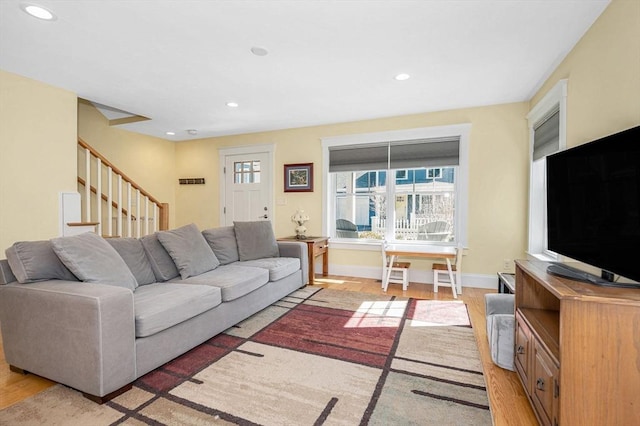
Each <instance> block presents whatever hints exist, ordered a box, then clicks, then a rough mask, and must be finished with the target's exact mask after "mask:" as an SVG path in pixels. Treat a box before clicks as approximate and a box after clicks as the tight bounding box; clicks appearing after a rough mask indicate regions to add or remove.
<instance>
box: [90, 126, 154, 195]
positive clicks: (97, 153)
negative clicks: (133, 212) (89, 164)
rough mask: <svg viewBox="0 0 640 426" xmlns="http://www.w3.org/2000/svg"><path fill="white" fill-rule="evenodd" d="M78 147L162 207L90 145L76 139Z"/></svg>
mask: <svg viewBox="0 0 640 426" xmlns="http://www.w3.org/2000/svg"><path fill="white" fill-rule="evenodd" d="M78 145H80V146H81V147H83V148H85V149H88V150H89V151H90V152H91V155H93V156H94V157H96V158H99V159H100V161H101V162H102V163H103V164H104V165H106V166H107V167H111V170H113V172H114V173H116V174H118V175H120V176H122V179H124V180H125V181H126V182H128V183H130V184H131V186H132V187H134V188H135V189H137V190H138V191H140V193H141V194H142V195H144V196H145V197H147V198H148V199H149V201H151V202H153V203H154V204H156V205H157V206H159V207H160V206H162V204H163V203H161V202H160V201H158V200H157V199H156V198H154V197H153V196H152V195H151V194H149V193H148V192H147V191H145V190H144V189H142V187H140V185H138V184H137V183H135V182H134V181H133V180H132V179H131V178H130V177H129V176H127V175H125V174H124V173H122V171H121V170H120V169H118V168H117V167H116V166H114V165H113V164H111V162H110V161H109V160H107V159H106V158H105V157H104V156H103V155H102V154H100V153H99V152H98V151H96V150H95V149H94V148H93V147H92V146H91V145H89V144H88V143H86V142H85V141H83V140H82V138H78Z"/></svg>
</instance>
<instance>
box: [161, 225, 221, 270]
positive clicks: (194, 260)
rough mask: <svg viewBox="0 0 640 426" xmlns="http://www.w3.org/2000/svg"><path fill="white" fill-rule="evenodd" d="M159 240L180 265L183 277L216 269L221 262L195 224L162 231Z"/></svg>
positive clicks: (176, 263)
mask: <svg viewBox="0 0 640 426" xmlns="http://www.w3.org/2000/svg"><path fill="white" fill-rule="evenodd" d="M157 234H158V240H160V243H161V244H162V245H163V246H164V248H165V249H166V250H167V253H169V256H171V258H172V259H173V263H175V265H176V266H177V267H178V270H179V271H180V276H181V277H182V279H185V278H189V277H193V276H195V275H200V274H202V273H204V272H208V271H211V270H212V269H215V268H216V267H217V266H218V265H220V262H219V261H218V259H217V258H216V255H215V254H213V250H211V247H209V244H207V241H206V240H205V239H204V236H203V235H202V233H201V232H200V231H199V230H198V227H197V226H196V225H195V224H193V223H192V224H190V225H185V226H182V227H180V228H176V229H172V230H171V231H160V232H158V233H157Z"/></svg>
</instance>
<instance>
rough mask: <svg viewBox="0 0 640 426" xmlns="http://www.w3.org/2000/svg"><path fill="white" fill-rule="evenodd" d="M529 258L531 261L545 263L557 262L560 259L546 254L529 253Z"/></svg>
mask: <svg viewBox="0 0 640 426" xmlns="http://www.w3.org/2000/svg"><path fill="white" fill-rule="evenodd" d="M527 257H528V258H529V259H535V260H541V261H543V262H557V261H558V259H557V258H556V257H553V256H550V255H548V254H546V253H530V252H527Z"/></svg>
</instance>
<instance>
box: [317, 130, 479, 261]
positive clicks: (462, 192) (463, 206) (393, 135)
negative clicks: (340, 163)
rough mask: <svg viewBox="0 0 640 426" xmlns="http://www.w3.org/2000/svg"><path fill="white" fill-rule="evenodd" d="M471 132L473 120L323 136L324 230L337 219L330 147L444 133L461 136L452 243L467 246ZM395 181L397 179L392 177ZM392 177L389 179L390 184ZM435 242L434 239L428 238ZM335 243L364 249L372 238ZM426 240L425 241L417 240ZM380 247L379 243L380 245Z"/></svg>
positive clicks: (324, 232)
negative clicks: (330, 168) (331, 174)
mask: <svg viewBox="0 0 640 426" xmlns="http://www.w3.org/2000/svg"><path fill="white" fill-rule="evenodd" d="M470 133H471V123H461V124H453V125H449V126H434V127H419V128H414V129H404V130H391V131H386V132H375V133H360V134H354V135H343V136H332V137H326V138H322V139H321V141H322V197H323V200H324V202H323V203H322V232H323V235H329V229H330V226H329V224H330V223H332V221H333V222H335V217H334V215H335V208H334V203H335V200H334V199H333V197H332V196H331V195H332V192H331V190H330V188H331V187H332V186H331V182H330V181H329V148H330V147H334V146H344V145H359V144H367V143H375V142H390V141H401V140H411V139H435V138H444V137H459V138H460V151H459V165H458V170H457V173H456V217H455V221H456V222H455V227H456V239H457V241H456V242H455V243H450V244H451V245H463V246H465V247H466V246H467V223H468V220H467V217H468V210H469V135H470ZM391 181H392V182H395V179H392V180H391ZM388 183H389V179H387V184H388ZM425 243H426V244H433V242H425ZM331 244H332V245H339V246H340V248H347V249H348V248H357V249H361V248H364V247H366V246H370V245H371V244H372V243H371V242H370V241H369V242H364V241H363V242H353V241H349V242H343V241H336V239H335V238H334V240H333V241H331ZM418 244H423V243H418ZM377 249H379V247H378V246H377Z"/></svg>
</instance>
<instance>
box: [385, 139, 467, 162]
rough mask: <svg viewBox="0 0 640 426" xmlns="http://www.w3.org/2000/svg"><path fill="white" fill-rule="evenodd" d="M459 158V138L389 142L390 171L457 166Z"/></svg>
mask: <svg viewBox="0 0 640 426" xmlns="http://www.w3.org/2000/svg"><path fill="white" fill-rule="evenodd" d="M459 157H460V138H458V137H456V138H447V139H428V140H425V139H422V140H413V141H396V142H391V146H390V150H389V166H390V167H389V168H390V169H410V168H413V167H444V166H457V165H458V164H459Z"/></svg>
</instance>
